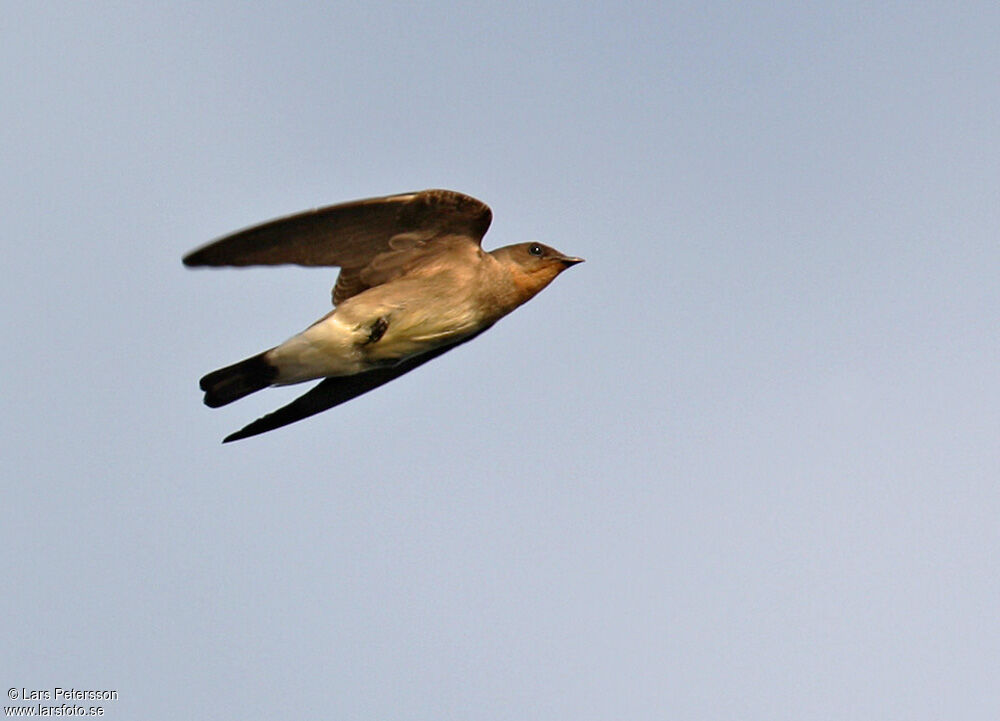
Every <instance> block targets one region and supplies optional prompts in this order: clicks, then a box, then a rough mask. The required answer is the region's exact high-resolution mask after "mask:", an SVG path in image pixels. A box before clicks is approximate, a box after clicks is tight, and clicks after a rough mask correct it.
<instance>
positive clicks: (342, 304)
mask: <svg viewBox="0 0 1000 721" xmlns="http://www.w3.org/2000/svg"><path fill="white" fill-rule="evenodd" d="M489 221H490V211H489V208H488V207H487V206H485V205H484V204H482V203H480V202H479V201H477V200H475V199H473V198H470V197H468V196H465V195H462V194H460V193H455V192H454V191H443V190H433V191H422V192H420V193H410V194H406V195H397V196H388V197H386V198H375V199H371V200H365V201H356V202H354V203H347V204H344V205H341V206H331V207H330V208H325V209H321V210H319V211H310V212H309V213H303V214H300V215H297V216H292V217H290V218H285V219H280V220H277V221H272V222H270V223H266V224H264V225H261V226H256V227H254V228H250V229H248V230H245V231H241V232H239V233H236V234H234V235H231V236H227V237H225V238H222V239H220V240H218V241H216V242H215V243H212V244H210V245H208V246H206V247H205V248H202V249H201V250H198V251H195V252H194V253H192V254H190V255H188V256H187V257H186V258H185V259H184V260H185V264H187V265H251V264H258V263H264V264H278V263H287V262H291V263H298V264H302V265H339V266H340V267H341V274H340V276H339V277H338V279H337V284H336V286H335V287H334V293H333V298H334V302H335V308H334V310H333V311H332V312H330V313H328V314H327V315H325V316H324V317H322V318H320V319H319V320H318V321H316V322H315V323H313V324H312V325H310V326H309V327H308V328H306V329H305V330H303V331H302V332H301V333H299V334H297V335H295V336H292V337H291V338H289V339H288V340H287V341H285V342H284V343H282V344H280V345H278V346H276V347H274V348H271V349H270V350H268V351H265V352H263V353H261V354H259V355H257V356H253V357H252V358H248V359H247V360H245V361H241V362H240V363H236V364H234V365H232V366H228V367H226V368H222V369H220V370H218V371H215V372H213V373H209V374H208V375H207V376H205V377H204V378H203V379H202V382H201V386H202V389H203V390H204V391H205V403H206V404H208V405H210V406H213V407H215V406H220V405H225V404H226V403H230V402H232V401H234V400H237V399H238V398H242V397H243V396H245V395H248V394H249V393H252V392H254V391H256V390H260V389H262V388H265V387H267V386H269V385H287V384H292V383H301V382H303V381H309V380H315V379H318V378H325V379H326V380H325V381H324V382H323V383H321V384H320V385H319V386H317V387H316V388H315V389H313V390H312V391H310V392H309V393H307V394H306V396H303V397H301V398H300V399H299V400H297V401H295V402H293V403H292V404H290V405H289V406H285V408H282V409H280V410H279V411H277V412H276V413H274V414H271V415H269V416H265V417H264V418H262V419H260V420H258V421H256V422H255V423H253V424H251V425H250V426H248V427H247V428H245V429H243V430H242V431H239V432H237V433H235V434H233V435H232V436H229V437H228V438H227V439H226V440H236V439H237V438H243V437H246V436H248V435H254V434H256V433H260V432H263V431H266V430H271V429H272V428H276V427H279V426H281V425H285V424H286V423H290V422H293V421H294V420H299V419H300V418H304V417H306V416H307V415H312V414H313V413H316V412H319V411H320V410H325V409H326V408H328V407H332V406H333V405H337V404H339V403H342V402H344V401H345V400H349V399H350V398H353V397H355V396H357V395H360V394H361V393H364V392H366V391H368V390H371V389H372V388H374V387H377V386H379V385H382V384H383V383H385V382H388V381H389V380H392V379H393V378H395V377H398V376H399V375H402V374H403V373H406V372H408V371H409V370H412V368H415V367H416V366H418V365H421V364H422V363H424V362H426V361H427V360H430V359H431V358H433V357H436V356H437V355H440V354H441V353H443V352H446V351H447V350H449V349H451V348H453V347H455V346H456V345H458V344H460V343H463V342H465V341H467V340H470V339H471V338H472V337H474V336H475V335H478V334H479V333H481V332H483V331H484V330H486V329H487V328H489V327H490V326H491V325H493V323H495V322H496V321H497V320H499V319H500V318H501V317H503V316H504V315H506V314H507V313H509V312H511V311H512V310H514V309H515V308H517V307H518V306H519V305H521V304H522V303H524V302H526V301H527V300H529V299H530V298H531V297H533V296H534V295H535V294H536V293H538V292H539V291H540V290H541V289H542V288H544V287H545V286H546V285H548V284H549V283H550V282H551V281H552V280H553V279H554V278H555V277H556V276H557V275H558V274H559V273H560V272H562V271H563V270H565V268H567V267H569V266H570V265H573V264H574V263H577V262H580V259H579V258H570V257H567V256H564V255H562V254H561V253H559V252H558V251H555V250H553V249H551V248H548V247H546V246H543V245H541V244H538V243H522V244H519V245H513V246H507V247H504V248H499V249H497V250H495V251H493V252H491V253H487V252H486V251H484V250H483V249H482V248H481V247H480V240H481V238H482V234H484V233H485V232H486V229H487V228H488V227H489ZM320 391H322V392H320ZM307 401H308V402H307Z"/></svg>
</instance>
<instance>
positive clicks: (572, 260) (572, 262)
mask: <svg viewBox="0 0 1000 721" xmlns="http://www.w3.org/2000/svg"><path fill="white" fill-rule="evenodd" d="M559 260H560V261H561V262H562V264H563V265H565V266H566V267H567V268H569V267H570V266H571V265H576V264H577V263H582V262H583V258H570V257H569V256H567V255H564V256H562V257H561V258H559Z"/></svg>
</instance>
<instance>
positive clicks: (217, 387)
mask: <svg viewBox="0 0 1000 721" xmlns="http://www.w3.org/2000/svg"><path fill="white" fill-rule="evenodd" d="M266 355H267V353H266V352H264V353H260V354H258V355H255V356H253V357H252V358H247V359H246V360H242V361H240V362H239V363H234V364H233V365H231V366H226V367H225V368H220V369H219V370H217V371H212V372H211V373H209V374H208V375H206V376H205V377H204V378H202V379H201V383H200V385H201V389H202V390H203V391H205V405H206V406H209V407H210V408H218V407H219V406H224V405H226V404H227V403H232V402H233V401H236V400H239V399H240V398H242V397H243V396H248V395H250V394H251V393H254V392H256V391H259V390H263V389H264V388H267V387H268V386H269V385H271V383H273V382H274V379H275V378H276V377H277V375H278V369H277V368H275V367H274V366H273V365H271V364H270V363H268V361H267V358H266V357H265V356H266Z"/></svg>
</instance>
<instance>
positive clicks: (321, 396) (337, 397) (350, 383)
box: [222, 326, 490, 443]
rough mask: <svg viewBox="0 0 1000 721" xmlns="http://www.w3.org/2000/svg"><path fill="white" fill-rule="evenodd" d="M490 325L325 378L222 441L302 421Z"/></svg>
mask: <svg viewBox="0 0 1000 721" xmlns="http://www.w3.org/2000/svg"><path fill="white" fill-rule="evenodd" d="M489 328H490V326H486V327H485V328H483V329H482V330H480V331H478V332H476V333H473V334H472V335H470V336H467V337H465V338H462V339H461V340H459V341H456V342H454V343H452V344H451V345H445V346H441V347H440V348H435V349H434V350H432V351H428V352H427V353H424V354H422V355H418V356H414V357H412V358H408V359H407V360H405V361H403V362H402V363H398V364H397V365H394V366H391V367H388V368H377V369H375V370H371V371H365V372H364V373H357V374H355V375H350V376H335V377H333V378H327V379H326V380H323V381H321V382H320V383H319V384H318V385H316V386H314V387H313V388H312V389H311V390H309V391H308V392H307V393H305V394H303V395H301V396H299V397H298V398H296V399H295V400H294V401H292V402H291V403H289V404H288V405H286V406H282V407H281V408H279V409H278V410H276V411H274V412H272V413H268V414H267V415H266V416H263V417H262V418H258V419H257V420H255V421H254V422H253V423H251V424H249V425H248V426H245V427H244V428H241V429H240V430H238V431H236V432H235V433H231V434H230V435H228V436H226V438H225V439H224V440H223V441H222V442H223V443H229V442H230V441H238V440H240V439H241V438H249V437H250V436H256V435H258V434H260V433H266V432H267V431H273V430H274V429H275V428H281V427H282V426H287V425H288V424H289V423H295V422H296V421H301V420H302V419H303V418H308V417H309V416H312V415H315V414H317V413H322V412H323V411H325V410H329V409H330V408H333V407H334V406H339V405H340V404H341V403H346V402H347V401H349V400H351V399H352V398H357V397H358V396H360V395H362V394H364V393H367V392H368V391H371V390H374V389H376V388H378V387H379V386H382V385H385V384H386V383H388V382H389V381H391V380H395V379H396V378H399V377H400V376H401V375H403V374H405V373H409V372H410V371H411V370H413V369H414V368H418V367H420V366H422V365H423V364H424V363H426V362H427V361H429V360H433V359H434V358H437V357H438V356H440V355H443V354H444V353H447V352H448V351H450V350H451V349H452V348H457V347H458V346H460V345H462V344H463V343H467V342H469V341H470V340H472V339H473V338H475V337H476V336H478V335H480V334H481V333H484V332H485V331H487V330H489Z"/></svg>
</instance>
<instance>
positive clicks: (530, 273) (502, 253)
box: [492, 242, 583, 303]
mask: <svg viewBox="0 0 1000 721" xmlns="http://www.w3.org/2000/svg"><path fill="white" fill-rule="evenodd" d="M492 255H493V257H494V258H496V259H497V261H498V262H499V263H500V264H501V265H503V266H504V267H505V268H506V269H507V270H508V271H509V272H510V274H511V278H512V279H513V280H514V283H515V285H516V286H517V288H518V291H519V295H521V296H522V298H520V299H519V300H520V302H521V303H523V302H525V301H526V300H528V299H529V298H531V297H532V296H534V295H535V294H536V293H538V292H539V291H540V290H542V288H544V287H545V286H547V285H548V284H549V283H551V282H552V281H553V280H554V279H555V277H556V276H557V275H559V274H560V273H562V272H563V271H564V270H566V269H567V268H569V267H570V266H571V265H576V264H577V263H582V262H583V258H574V257H571V256H568V255H565V254H563V253H560V252H559V251H558V250H556V249H555V248H550V247H549V246H547V245H542V244H541V243H536V242H528V243H518V244H517V245H508V246H506V247H504V248H498V249H497V250H494V251H493V253H492Z"/></svg>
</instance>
